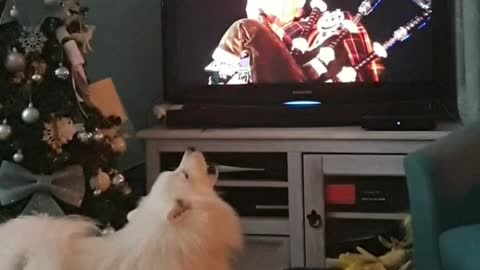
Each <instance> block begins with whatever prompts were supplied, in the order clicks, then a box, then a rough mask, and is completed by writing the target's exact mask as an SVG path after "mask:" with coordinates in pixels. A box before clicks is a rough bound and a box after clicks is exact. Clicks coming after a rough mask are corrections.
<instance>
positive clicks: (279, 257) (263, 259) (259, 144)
mask: <svg viewBox="0 0 480 270" xmlns="http://www.w3.org/2000/svg"><path fill="white" fill-rule="evenodd" d="M454 128H456V125H455V124H441V125H439V126H438V127H437V129H436V130H434V131H403V132H397V131H388V132H378V131H365V130H363V129H362V128H361V127H358V126H356V127H355V126H352V127H331V128H328V127H324V128H246V129H245V128H240V129H235V128H233V129H206V130H200V129H171V128H165V127H154V128H150V129H146V130H142V131H140V132H139V133H138V137H139V138H140V139H143V140H145V142H146V150H147V157H146V158H147V176H148V179H147V184H148V187H150V186H151V185H152V184H153V182H154V181H155V179H156V178H157V176H158V174H159V172H160V171H162V170H166V169H171V166H174V165H173V164H176V162H177V161H176V160H175V159H178V156H181V153H182V152H183V151H184V150H185V149H186V148H187V147H190V146H193V147H195V148H197V149H199V150H201V151H203V152H204V153H206V157H207V159H209V160H210V161H212V162H215V163H217V164H223V165H231V166H237V167H245V168H250V167H257V169H260V170H265V172H267V173H266V174H263V172H262V171H260V172H258V171H257V172H252V173H251V174H249V173H247V174H239V175H238V174H237V175H226V174H221V176H220V181H219V183H218V185H217V186H218V187H219V188H225V190H228V191H229V192H236V190H238V192H246V193H243V194H246V195H242V196H239V200H238V201H236V202H239V203H245V206H248V203H249V202H251V201H252V200H254V199H255V198H254V196H253V195H251V194H254V193H256V192H257V191H260V194H263V195H264V197H265V198H268V200H266V201H263V202H262V206H261V207H260V205H259V209H261V210H268V209H273V210H276V209H280V210H282V211H283V212H281V213H279V214H278V215H277V214H274V215H265V216H263V213H268V212H262V213H260V212H259V214H256V213H253V214H252V213H250V214H249V215H243V214H241V219H242V224H243V228H244V232H245V234H246V245H245V251H244V253H243V255H242V256H241V257H240V259H239V261H238V265H237V267H236V268H235V269H236V270H265V269H286V268H288V267H312V268H315V267H320V268H321V267H325V266H327V264H328V263H329V262H331V260H329V258H335V255H336V254H337V253H338V252H342V251H346V250H345V249H346V247H344V246H342V245H339V244H338V242H336V241H337V240H336V239H335V238H333V239H332V237H331V236H339V237H341V235H340V234H347V236H348V233H350V232H351V231H353V230H352V229H356V233H359V234H363V233H370V231H369V230H370V228H371V226H370V225H369V224H383V222H384V223H385V224H390V223H392V222H398V223H399V222H400V221H401V220H402V219H403V218H404V217H405V216H406V215H407V214H408V209H404V208H403V207H402V205H408V199H406V198H405V197H400V198H396V199H393V200H392V203H393V204H392V205H399V206H398V207H397V208H395V209H390V208H372V209H366V208H364V207H362V208H355V207H351V208H348V209H334V208H331V207H330V206H329V205H328V204H327V202H326V197H325V196H324V194H325V189H326V186H327V185H328V184H331V183H335V181H338V180H341V181H356V180H359V181H367V182H369V183H373V186H374V187H376V186H377V185H376V184H375V183H377V184H378V186H389V185H390V184H397V185H398V184H400V185H405V175H404V171H403V158H404V156H405V155H407V154H408V153H410V152H412V151H415V150H417V149H419V148H422V147H424V146H425V145H427V144H429V143H431V142H433V141H435V140H438V139H440V138H443V137H444V136H446V135H447V134H448V133H449V132H450V131H451V130H452V129H454ZM170 164H171V165H170ZM270 171H271V172H272V173H269V172H270ZM227 176H228V177H227ZM270 192H272V193H270ZM273 192H276V193H273ZM268 194H278V196H268ZM283 194H286V195H285V198H286V199H285V200H284V199H283ZM403 195H405V194H403ZM243 198H244V199H243ZM255 200H256V199H255ZM270 202H272V203H271V204H269V203H270ZM267 204H269V205H267ZM359 209H360V210H359ZM241 210H242V211H244V210H245V209H241ZM247 210H248V209H247ZM284 210H287V212H286V214H285V212H284ZM268 214H271V213H268ZM219 222H221V221H219ZM365 224H366V225H369V226H365ZM345 226H346V227H347V228H349V229H348V230H343V229H342V227H343V228H345ZM365 228H366V229H365ZM380 229H381V227H380ZM362 230H365V232H364V231H362ZM372 233H375V232H372ZM344 248H345V249H344Z"/></svg>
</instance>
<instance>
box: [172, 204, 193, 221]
mask: <svg viewBox="0 0 480 270" xmlns="http://www.w3.org/2000/svg"><path fill="white" fill-rule="evenodd" d="M191 209H192V205H191V204H190V203H189V202H188V201H186V200H184V199H177V200H175V204H174V206H173V207H172V209H170V211H169V212H168V215H167V219H168V220H169V221H170V222H176V221H178V220H179V219H180V218H182V217H183V216H184V215H185V213H187V211H189V210H191Z"/></svg>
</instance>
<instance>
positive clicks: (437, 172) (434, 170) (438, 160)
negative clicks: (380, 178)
mask: <svg viewBox="0 0 480 270" xmlns="http://www.w3.org/2000/svg"><path fill="white" fill-rule="evenodd" d="M405 170H406V174H407V182H408V188H409V194H410V195H409V196H410V208H411V213H412V222H413V229H414V238H415V246H414V249H415V250H414V259H415V269H416V270H480V256H479V255H480V122H479V123H476V124H474V125H471V126H468V127H465V128H462V129H460V130H458V131H455V132H453V133H452V134H450V135H449V136H448V137H446V138H444V139H442V140H439V141H438V142H435V143H433V144H431V145H429V146H427V147H426V148H425V149H422V150H420V151H417V152H415V153H413V154H411V155H409V156H407V158H406V159H405Z"/></svg>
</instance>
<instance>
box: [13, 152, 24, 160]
mask: <svg viewBox="0 0 480 270" xmlns="http://www.w3.org/2000/svg"><path fill="white" fill-rule="evenodd" d="M24 158H25V157H24V156H23V153H22V150H18V151H17V153H15V154H14V155H13V161H15V162H16V163H20V162H22V161H23V159H24Z"/></svg>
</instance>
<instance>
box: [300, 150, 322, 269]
mask: <svg viewBox="0 0 480 270" xmlns="http://www.w3.org/2000/svg"><path fill="white" fill-rule="evenodd" d="M303 175H304V178H303V181H304V182H303V192H304V200H305V203H304V205H305V207H304V218H305V222H304V224H305V259H306V261H305V263H306V266H307V267H325V202H324V178H323V157H322V156H321V155H305V156H304V157H303Z"/></svg>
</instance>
